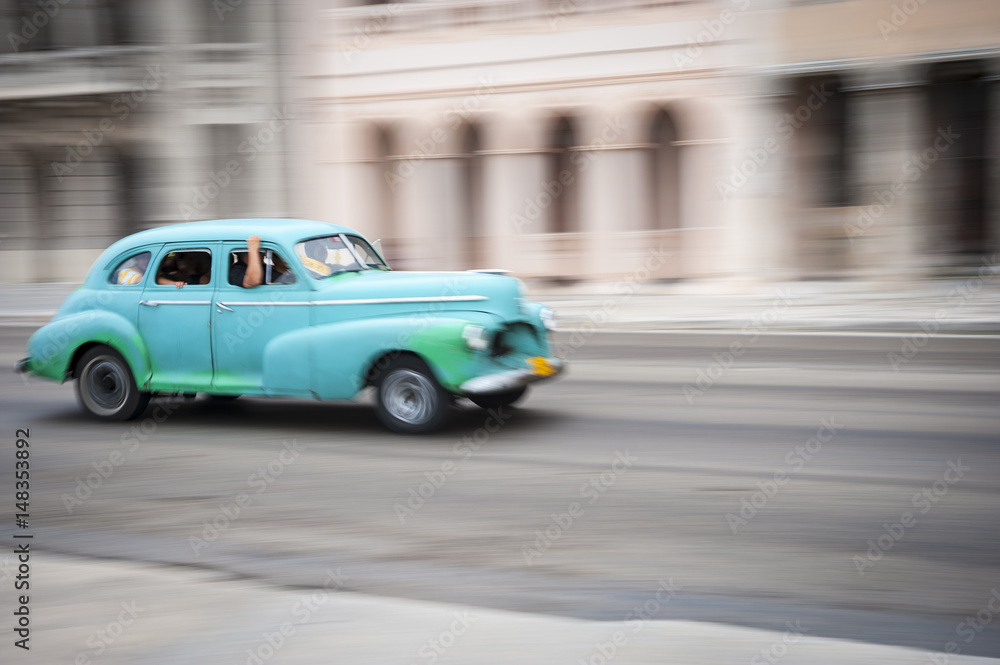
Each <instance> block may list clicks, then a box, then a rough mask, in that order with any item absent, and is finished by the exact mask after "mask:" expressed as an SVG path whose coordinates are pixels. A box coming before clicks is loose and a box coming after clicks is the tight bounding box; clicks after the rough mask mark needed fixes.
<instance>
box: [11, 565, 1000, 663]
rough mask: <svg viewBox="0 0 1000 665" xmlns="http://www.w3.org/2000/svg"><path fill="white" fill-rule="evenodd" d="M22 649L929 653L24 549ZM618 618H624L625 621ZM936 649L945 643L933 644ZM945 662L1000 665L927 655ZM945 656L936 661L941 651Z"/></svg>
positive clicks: (380, 658) (574, 656)
mask: <svg viewBox="0 0 1000 665" xmlns="http://www.w3.org/2000/svg"><path fill="white" fill-rule="evenodd" d="M31 574H32V593H31V606H30V616H31V621H32V623H31V628H32V632H31V638H30V643H29V644H30V646H31V650H30V651H28V652H25V651H22V650H21V649H17V648H15V647H13V646H12V644H10V643H8V644H4V645H3V646H2V647H0V653H2V654H3V656H2V659H3V662H4V663H10V664H11V665H13V664H15V663H29V662H30V663H42V662H44V663H80V664H83V665H89V664H90V663H98V662H99V663H101V664H102V665H110V664H114V663H131V664H136V663H141V664H155V665H174V664H176V665H187V664H188V663H213V664H214V665H226V664H233V665H236V664H241V665H242V664H244V663H247V664H252V665H262V664H263V663H267V664H285V665H305V664H315V665H327V664H328V663H347V664H358V665H362V664H363V665H379V664H383V663H384V664H393V665H397V664H398V665H407V664H410V665H414V664H426V665H449V664H456V665H500V664H501V663H512V664H513V663H516V664H518V665H521V664H522V663H532V664H533V665H535V664H537V665H541V664H545V663H560V664H567V665H569V664H574V665H575V664H579V663H582V664H584V665H606V664H608V663H613V664H614V665H640V664H642V665H732V664H733V663H776V662H779V661H780V663H781V664H782V665H852V664H857V665H871V664H872V663H879V664H880V665H890V664H897V665H928V664H930V663H934V662H935V661H934V660H932V659H931V654H930V653H929V652H926V651H920V650H916V649H908V648H902V647H894V646H885V645H875V644H865V643H860V642H853V641H849V640H837V639H830V638H824V637H816V636H813V635H810V631H809V626H807V625H805V624H804V623H802V622H801V621H797V620H796V619H795V617H789V621H788V624H787V629H786V630H784V631H781V632H775V631H766V630H756V629H749V628H742V627H737V626H729V625H721V624H712V623H696V622H689V621H657V620H656V618H655V611H656V605H658V604H659V603H660V602H661V601H662V602H669V594H668V593H664V594H663V596H662V597H661V598H659V600H658V599H657V598H655V597H654V596H653V595H652V594H651V596H650V599H649V601H648V602H647V603H646V605H647V607H648V608H649V609H648V611H649V612H650V613H651V616H650V617H649V618H634V619H631V620H630V621H624V620H623V621H612V622H597V621H584V620H578V619H567V618H561V617H553V616H547V615H539V614H522V613H515V612H506V611H499V610H492V609H484V608H479V607H467V606H457V605H447V604H442V603H429V602H420V601H413V600H401V599H396V598H387V597H379V596H366V595H361V594H356V593H350V592H347V591H344V590H343V588H347V589H349V588H350V576H349V575H348V574H347V573H345V572H343V571H331V574H330V575H329V577H328V580H329V581H328V587H329V588H328V589H327V590H324V589H322V588H318V589H289V588H282V587H273V586H268V585H263V584H261V583H259V582H255V581H252V580H245V579H233V577H232V576H229V575H226V574H224V573H219V572H213V571H206V570H200V569H195V568H187V567H178V566H161V565H149V564H139V563H131V562H121V561H104V560H93V559H86V558H77V557H69V556H63V555H57V554H52V553H48V552H44V551H34V552H33V556H32V571H31ZM623 619H624V617H623ZM943 648H944V645H942V649H943ZM935 657H936V658H938V660H937V661H936V662H939V663H941V662H947V663H948V664H949V665H973V664H983V663H998V662H1000V660H995V659H991V658H975V657H967V656H962V655H956V654H950V655H947V656H946V655H944V654H941V653H938V654H935ZM942 659H943V660H942Z"/></svg>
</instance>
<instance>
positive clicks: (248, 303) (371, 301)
mask: <svg viewBox="0 0 1000 665" xmlns="http://www.w3.org/2000/svg"><path fill="white" fill-rule="evenodd" d="M481 300H489V298H488V297H487V296H414V297H412V298H357V299H354V300H294V301H286V300H283V301H280V302H272V301H270V300H242V301H239V302H236V301H232V302H230V301H226V302H217V303H216V304H217V305H220V306H224V307H241V306H242V307H266V306H268V305H277V306H289V305H385V304H393V303H415V302H477V301H481Z"/></svg>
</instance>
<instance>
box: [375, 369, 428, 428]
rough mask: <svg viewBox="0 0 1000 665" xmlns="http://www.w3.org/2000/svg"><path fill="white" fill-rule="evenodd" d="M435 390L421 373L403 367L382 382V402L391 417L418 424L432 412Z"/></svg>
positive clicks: (423, 421)
mask: <svg viewBox="0 0 1000 665" xmlns="http://www.w3.org/2000/svg"><path fill="white" fill-rule="evenodd" d="M436 402H437V392H436V391H435V390H434V384H432V383H431V380H430V379H428V378H427V377H426V376H424V375H423V374H420V373H418V372H414V371H412V370H408V369H403V370H398V371H396V372H393V373H392V374H391V375H389V376H388V377H387V378H386V380H385V382H384V383H383V384H382V404H383V405H384V406H385V409H386V411H388V412H389V413H390V414H392V416H393V417H395V418H398V419H399V420H402V421H403V422H405V423H409V424H411V425H420V424H423V423H425V422H427V421H428V420H430V418H431V416H432V415H433V414H434V408H435V406H436Z"/></svg>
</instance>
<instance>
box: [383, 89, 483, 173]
mask: <svg viewBox="0 0 1000 665" xmlns="http://www.w3.org/2000/svg"><path fill="white" fill-rule="evenodd" d="M493 90H494V82H493V75H492V74H490V75H489V76H487V77H485V78H484V77H479V85H478V87H477V88H476V91H475V92H474V93H473V94H471V95H467V96H465V97H464V98H463V99H462V101H461V102H459V103H457V104H454V105H453V106H451V107H450V108H448V110H446V111H445V112H444V113H443V114H442V122H443V123H444V124H445V126H446V127H447V130H445V129H443V128H441V127H435V128H434V129H432V130H431V133H430V136H426V137H424V138H421V139H414V141H413V145H414V147H415V148H416V151H415V152H411V153H410V154H408V155H405V156H402V158H401V159H399V160H397V161H396V163H395V165H394V167H393V169H392V170H384V171H383V172H382V178H383V179H384V180H385V184H386V185H387V186H388V187H389V190H390V191H393V192H395V191H396V188H397V187H398V186H399V185H400V184H401V183H403V182H405V181H406V180H407V179H409V178H410V177H411V176H412V175H413V174H414V173H416V172H417V169H419V168H420V166H422V165H423V163H424V162H425V161H426V160H428V159H433V158H434V157H436V156H437V154H438V150H439V149H440V147H441V146H442V145H444V144H445V142H446V141H448V138H449V137H450V136H451V135H452V134H453V133H454V132H455V131H456V130H457V129H458V128H459V127H461V126H462V124H463V123H465V122H467V121H468V119H469V118H471V117H472V115H473V114H474V113H475V112H476V111H478V110H479V108H480V107H481V106H482V103H483V100H484V99H486V98H487V97H489V96H490V95H492V94H493Z"/></svg>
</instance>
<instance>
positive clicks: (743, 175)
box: [715, 82, 836, 201]
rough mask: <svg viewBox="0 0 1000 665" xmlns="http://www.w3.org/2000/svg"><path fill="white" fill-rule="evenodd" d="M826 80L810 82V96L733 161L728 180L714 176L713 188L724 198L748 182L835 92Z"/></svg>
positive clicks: (727, 197) (726, 198) (725, 199)
mask: <svg viewBox="0 0 1000 665" xmlns="http://www.w3.org/2000/svg"><path fill="white" fill-rule="evenodd" d="M826 86H827V83H825V82H824V83H821V84H820V85H819V87H817V86H816V85H815V84H814V85H811V86H809V93H810V94H809V96H808V97H806V100H805V102H803V103H802V104H800V105H799V106H798V107H797V108H796V109H795V110H794V111H792V112H791V113H785V114H784V115H782V116H781V117H780V118H779V119H778V121H777V122H775V123H774V133H773V134H772V135H770V136H768V137H767V138H766V139H764V142H763V144H762V145H761V146H760V147H759V148H750V149H749V150H747V158H746V159H744V160H743V161H742V162H740V163H739V164H737V165H734V166H733V167H732V168H731V169H730V172H729V178H728V179H727V180H716V181H715V188H716V190H717V191H718V192H719V195H720V196H721V197H722V200H723V201H727V200H729V197H730V196H732V195H733V194H736V192H737V191H739V190H740V188H741V187H743V186H744V185H746V184H747V183H748V182H750V179H751V178H753V177H754V176H755V175H757V173H758V172H759V171H760V169H762V168H764V165H765V164H767V163H768V161H769V160H770V159H771V155H774V154H776V153H778V152H780V151H781V149H782V148H783V147H784V146H785V145H786V144H787V143H788V141H790V140H791V138H792V137H793V136H795V132H796V131H798V130H799V129H802V127H803V125H805V124H806V123H807V122H809V121H810V120H812V117H813V113H814V112H816V111H819V110H820V109H821V108H823V106H824V105H825V104H826V103H827V102H828V101H829V100H830V98H831V97H833V96H834V95H835V94H836V90H827V89H826Z"/></svg>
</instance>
